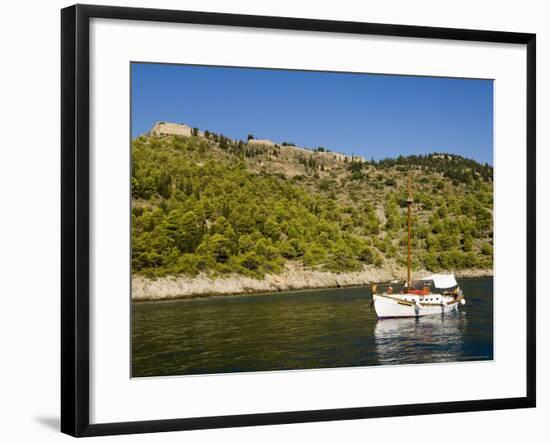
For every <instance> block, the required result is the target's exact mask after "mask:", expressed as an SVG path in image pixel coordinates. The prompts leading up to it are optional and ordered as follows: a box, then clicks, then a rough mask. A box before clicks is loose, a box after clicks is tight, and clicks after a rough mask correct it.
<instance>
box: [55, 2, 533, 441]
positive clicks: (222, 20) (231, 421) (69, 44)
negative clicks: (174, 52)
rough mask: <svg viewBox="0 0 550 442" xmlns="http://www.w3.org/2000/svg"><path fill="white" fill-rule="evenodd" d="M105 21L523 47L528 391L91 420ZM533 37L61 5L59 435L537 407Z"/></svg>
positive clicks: (487, 32) (442, 29)
mask: <svg viewBox="0 0 550 442" xmlns="http://www.w3.org/2000/svg"><path fill="white" fill-rule="evenodd" d="M92 18H109V19H119V20H140V21H157V22H172V23H192V24H199V25H222V26H237V27H250V28H270V29H279V30H285V29H286V30H301V31H311V32H331V33H343V34H369V35H378V36H394V37H416V38H430V39H449V40H462V41H471V42H474V41H476V42H496V43H512V44H518V45H525V46H526V50H527V63H526V73H527V103H526V105H527V131H526V142H527V207H526V210H527V237H526V245H527V280H526V282H525V283H526V295H527V330H526V332H527V333H526V336H527V342H526V350H527V358H526V361H525V363H526V368H527V371H526V372H527V379H526V385H527V391H526V395H525V396H524V397H510V398H504V399H484V400H468V401H457V402H440V403H421V404H407V405H391V406H379V407H359V408H340V409H323V410H307V411H293V412H277V413H259V414H244V415H231V416H208V417H194V418H181V419H167V420H151V421H135V422H113V423H102V424H90V419H89V417H90V413H89V412H90V407H89V400H90V393H89V387H90V373H89V362H90V344H89V338H90V290H89V287H90V257H89V253H90V222H89V215H90V161H89V159H90V147H89V135H90V112H89V105H90V96H89V94H90V90H89V79H90V72H89V67H90V50H89V42H90V27H89V25H90V19H92ZM535 112H536V35H535V34H529V33H515V32H501V31H485V30H469V29H449V28H435V27H423V26H404V25H391V24H377V23H358V22H345V21H329V20H312V19H303V18H289V17H267V16H255V15H237V14H222V13H212V12H190V11H175V10H160V9H142V8H124V7H111V6H95V5H75V6H71V7H68V8H65V9H62V10H61V431H62V432H64V433H67V434H69V435H72V436H77V437H80V436H99V435H114V434H129V433H146V432H162V431H175V430H192V429H206V428H221V427H237V426H252V425H272V424H288V423H298V422H315V421H330V420H344V419H364V418H374V417H390V416H406V415H425V414H437V413H455V412H467V411H482V410H500V409H511V408H528V407H535V404H536V337H535V330H536V323H535V319H536V287H535V286H536V206H535V204H536V203H535V201H536V175H535V162H536V153H535V151H536V125H535V124H536V123H535V121H536V114H535Z"/></svg>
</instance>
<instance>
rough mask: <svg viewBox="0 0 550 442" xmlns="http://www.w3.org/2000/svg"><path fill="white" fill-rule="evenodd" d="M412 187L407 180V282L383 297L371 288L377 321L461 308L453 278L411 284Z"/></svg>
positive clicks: (435, 277) (444, 276)
mask: <svg viewBox="0 0 550 442" xmlns="http://www.w3.org/2000/svg"><path fill="white" fill-rule="evenodd" d="M412 203H413V198H412V184H411V177H410V176H409V197H408V199H407V206H408V222H409V226H408V227H409V228H408V256H407V282H406V285H405V286H404V287H403V290H402V291H401V293H393V287H392V286H391V285H390V286H389V287H388V289H387V290H386V293H384V294H382V293H377V290H376V289H377V287H376V285H373V286H372V300H373V303H374V310H375V311H376V315H377V316H378V317H379V318H401V317H417V316H427V315H435V314H443V313H449V312H451V311H454V310H457V309H458V306H459V304H461V305H464V304H465V303H466V301H465V300H464V295H463V293H462V290H461V288H460V286H459V285H458V283H457V282H456V279H455V277H454V274H452V273H450V274H434V275H431V276H428V277H426V278H422V279H419V280H416V281H411V261H412V255H411V218H412V216H411V209H412Z"/></svg>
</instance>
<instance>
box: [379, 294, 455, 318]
mask: <svg viewBox="0 0 550 442" xmlns="http://www.w3.org/2000/svg"><path fill="white" fill-rule="evenodd" d="M434 297H435V296H434ZM434 297H431V298H432V299H433V298H434ZM408 298H409V299H411V297H408ZM373 301H374V309H375V311H376V314H377V315H378V317H379V318H407V317H417V316H428V315H438V314H439V315H441V314H445V313H449V312H452V311H454V310H457V309H458V305H459V304H460V303H461V302H463V298H462V297H460V298H453V297H452V296H441V295H438V296H437V300H433V301H432V302H428V301H425V302H424V301H422V300H419V299H417V300H416V301H415V302H411V301H410V300H407V297H406V295H400V294H399V295H379V294H373Z"/></svg>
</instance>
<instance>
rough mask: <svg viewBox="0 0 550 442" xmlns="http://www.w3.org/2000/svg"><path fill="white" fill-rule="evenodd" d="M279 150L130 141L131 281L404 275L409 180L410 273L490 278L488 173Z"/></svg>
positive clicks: (478, 168)
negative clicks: (477, 273)
mask: <svg viewBox="0 0 550 442" xmlns="http://www.w3.org/2000/svg"><path fill="white" fill-rule="evenodd" d="M283 144H284V145H283ZM288 144H291V143H281V144H274V145H265V146H263V145H247V144H246V143H245V142H243V141H239V140H231V139H229V138H226V137H224V136H223V135H218V134H215V133H212V132H209V131H205V132H204V133H202V132H198V131H197V130H193V134H192V135H191V136H189V137H183V136H171V135H162V136H158V135H143V136H140V137H138V138H136V139H135V140H134V141H133V145H132V247H133V250H132V269H133V273H134V275H138V276H141V277H145V278H149V279H151V278H152V279H154V278H158V277H165V276H169V275H170V276H172V275H174V276H175V275H182V276H185V277H193V276H196V275H199V274H200V275H201V277H204V275H207V276H208V275H210V276H211V277H219V276H223V275H229V274H231V275H235V274H236V275H243V276H246V277H248V278H255V279H262V278H264V277H265V276H266V275H278V274H281V272H285V271H287V270H288V269H289V268H293V269H295V268H297V267H298V268H302V269H310V270H312V271H315V272H332V273H337V274H341V273H346V272H360V271H362V270H364V269H366V268H372V269H380V270H381V271H383V270H387V269H390V268H402V267H404V266H405V263H406V261H405V260H406V240H407V237H406V203H405V200H406V179H407V174H409V173H410V174H412V177H413V182H414V186H413V189H414V202H415V203H414V206H413V207H414V225H413V238H414V241H413V253H414V259H413V263H414V267H415V269H426V270H429V271H440V270H444V271H456V270H463V269H472V270H477V269H489V270H490V269H492V265H493V253H492V228H493V225H492V223H493V221H492V211H493V193H492V192H493V185H492V174H493V169H492V167H490V166H488V165H480V164H478V163H476V162H475V161H473V160H468V159H465V158H462V157H459V156H456V155H450V154H445V153H434V154H430V155H426V156H410V157H399V158H396V159H388V160H382V161H378V162H375V161H372V160H367V159H363V158H359V157H350V156H346V155H342V154H339V153H334V152H327V151H326V149H324V148H322V147H320V148H317V149H315V150H309V149H304V148H299V147H295V146H292V145H288Z"/></svg>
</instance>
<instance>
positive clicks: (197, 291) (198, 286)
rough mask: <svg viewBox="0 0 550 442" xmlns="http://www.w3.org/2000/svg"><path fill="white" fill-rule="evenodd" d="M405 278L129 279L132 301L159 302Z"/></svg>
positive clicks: (393, 273) (293, 274)
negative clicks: (130, 281) (130, 280)
mask: <svg viewBox="0 0 550 442" xmlns="http://www.w3.org/2000/svg"><path fill="white" fill-rule="evenodd" d="M431 273H432V272H428V271H426V270H421V271H415V278H421V277H424V276H428V275H430V274H431ZM454 273H455V275H456V277H458V278H477V277H486V276H492V275H493V270H492V269H468V270H460V271H455V272H454ZM405 277H406V275H405V271H404V270H403V269H399V268H394V267H389V268H382V269H381V268H376V267H368V266H365V268H364V269H363V270H362V271H359V272H350V273H331V272H322V271H318V270H311V269H304V268H300V267H297V266H287V268H286V270H285V271H284V272H282V273H280V274H277V275H270V274H268V275H266V276H265V277H264V278H263V279H255V278H250V277H246V276H243V275H237V274H232V275H228V276H226V277H212V276H210V275H206V274H200V275H198V276H195V277H187V276H174V277H165V278H159V279H148V278H145V277H143V276H133V277H132V300H133V301H136V302H137V301H160V300H168V299H178V298H196V297H206V296H222V295H227V296H229V295H240V294H247V293H248V294H251V293H266V292H282V291H292V290H306V289H323V288H334V287H354V286H367V285H370V284H372V283H380V282H388V281H392V280H395V279H399V280H403V279H404V278H405Z"/></svg>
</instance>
